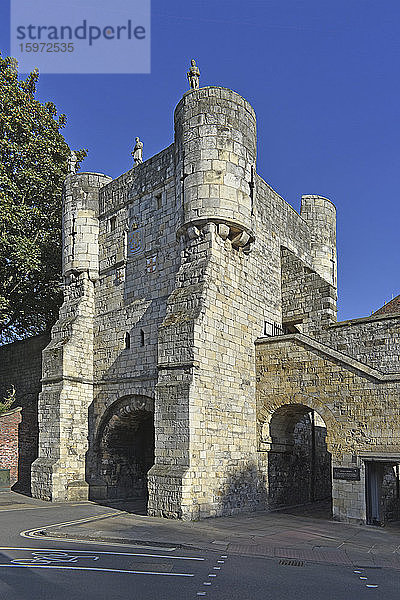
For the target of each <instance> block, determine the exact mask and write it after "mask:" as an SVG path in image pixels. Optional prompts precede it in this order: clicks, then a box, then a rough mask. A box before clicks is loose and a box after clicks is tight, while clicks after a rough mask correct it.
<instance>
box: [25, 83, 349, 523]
mask: <svg viewBox="0 0 400 600" xmlns="http://www.w3.org/2000/svg"><path fill="white" fill-rule="evenodd" d="M256 141H257V140H256V118H255V114H254V111H253V109H252V107H251V106H250V104H249V103H248V102H247V101H246V100H244V99H243V98H242V97H241V96H239V95H238V94H237V93H235V92H233V91H231V90H229V89H225V88H220V87H205V88H201V89H193V90H191V91H189V92H187V93H186V94H185V95H184V96H183V98H182V100H181V101H180V102H179V104H178V106H177V107H176V110H175V139H174V143H173V144H172V145H171V146H169V147H168V148H166V149H165V150H163V151H162V152H160V153H159V154H158V155H156V156H154V157H152V158H150V159H149V160H146V161H145V162H144V163H143V164H138V165H136V166H134V168H132V169H131V170H130V171H128V172H127V173H125V174H123V175H121V176H120V177H118V178H117V179H115V180H112V179H111V178H110V177H107V176H105V175H101V174H97V173H79V174H71V175H69V176H68V177H67V179H66V182H65V190H64V199H63V202H64V204H63V206H64V209H63V210H64V238H63V275H64V281H65V299H64V304H63V306H62V308H61V310H60V318H59V320H58V322H57V323H56V325H55V326H54V327H53V330H52V339H51V342H50V344H49V345H48V346H47V348H46V349H45V351H44V354H43V379H42V393H41V395H40V401H39V427H40V441H39V457H38V458H37V460H36V461H35V463H34V464H33V469H32V490H33V494H34V496H36V497H40V498H45V499H51V500H68V499H69V500H73V499H85V498H88V497H90V498H93V499H99V498H110V499H112V498H120V497H127V496H136V495H140V494H143V495H148V512H149V514H150V515H159V516H166V517H182V518H198V517H203V516H215V515H221V514H233V513H235V512H239V511H244V510H253V509H256V508H260V507H265V506H269V505H272V503H271V498H272V496H273V495H271V494H269V491H268V490H269V487H268V486H269V485H270V481H269V480H270V479H271V477H272V471H271V466H270V465H271V464H274V465H275V466H276V465H278V467H279V465H280V467H279V469H280V472H282V473H283V472H284V470H285V469H287V468H289V469H290V466H289V467H288V466H287V464H286V463H285V460H286V459H284V457H285V456H286V457H287V455H288V452H289V450H288V448H290V447H292V446H293V441H290V439H289V438H290V435H292V434H293V427H294V425H295V424H296V423H297V421H299V420H301V419H303V420H304V419H305V418H306V417H307V414H309V413H310V411H314V410H318V407H317V406H316V402H315V401H314V400H313V399H312V398H314V397H315V393H314V392H313V393H314V395H313V393H311V392H310V393H308V392H305V394H306V399H304V398H302V399H301V400H296V392H293V391H292V392H291V396H290V397H287V398H286V400H285V401H283V400H282V399H281V400H280V401H279V402H276V397H277V396H279V394H280V391H279V385H278V386H277V381H278V380H277V377H278V376H277V375H276V377H275V379H274V378H273V377H272V383H271V382H270V381H269V382H267V383H266V384H265V386H266V387H263V388H262V389H261V391H257V389H256V388H257V386H256V383H257V382H256V379H257V380H258V381H261V380H263V378H264V379H265V377H266V375H269V374H270V373H274V372H275V371H276V367H277V365H278V364H279V365H280V366H282V364H286V365H287V366H288V368H289V366H290V368H294V367H293V366H292V365H291V361H292V360H295V358H296V357H297V358H298V357H299V356H300V354H299V353H300V350H299V347H300V346H301V344H302V343H303V342H304V340H305V339H312V338H313V339H314V338H315V339H316V338H317V337H318V336H319V338H321V335H322V333H321V332H326V331H331V329H330V328H332V327H333V326H334V324H335V322H336V214H335V212H336V211H335V207H334V206H333V204H332V203H331V202H330V201H329V200H328V199H326V198H323V197H321V196H317V195H309V196H303V198H302V203H301V212H300V214H298V213H297V212H296V211H295V210H294V209H293V208H292V207H291V206H290V205H289V204H287V202H285V200H283V199H282V198H281V197H280V196H279V195H278V194H277V193H276V192H275V191H274V190H273V189H271V188H270V187H269V186H268V184H266V183H265V181H263V179H261V177H260V176H259V175H258V174H257V172H256ZM265 336H267V337H265ZM270 336H272V337H270ZM293 339H294V340H295V342H293V343H294V347H293V348H292V349H291V350H290V351H289V354H288V355H287V356H285V358H284V359H283V360H282V361H281V360H280V358H279V357H278V358H277V357H276V356H275V357H272V358H271V362H270V363H266V362H265V358H264V354H265V353H264V350H263V349H262V348H261V350H260V344H261V346H262V343H263V340H265V341H266V343H267V342H269V341H270V340H277V342H279V343H283V342H285V343H286V344H288V345H290V344H291V343H292V342H291V340H293ZM321 339H322V338H321ZM296 340H297V341H296ZM302 340H303V342H302ZM256 342H257V343H256ZM332 343H333V342H332ZM296 344H297V346H296ZM322 345H323V344H322V342H320V346H322ZM263 348H264V347H263ZM268 348H269V346H268ZM318 352H319V353H320V354H321V352H322V354H323V351H322V350H321V348H319V350H318ZM337 354H338V353H337ZM257 356H259V358H257ZM336 358H337V357H336ZM271 365H272V369H271V368H270V367H271ZM352 368H353V369H354V368H355V367H354V365H353V367H352ZM274 369H275V371H274ZM294 372H296V373H297V371H296V369H295V368H294ZM287 374H288V377H289V379H290V371H289V372H288V373H287ZM306 380H307V378H305V379H304V382H303V383H304V385H306ZM303 383H302V381H301V380H300V383H299V390H298V391H300V389H302V386H303ZM274 386H275V388H274ZM282 386H283V384H282ZM272 389H275V391H276V395H275V399H274V398H273V399H272V400H271V402H270V404H269V405H268V406H272V407H273V408H271V409H270V411H269V412H268V410H269V409H268V410H267V409H266V405H265V404H264V403H263V394H264V395H265V393H267V394H268V393H269V392H270V391H271V390H272ZM274 402H275V404H274ZM285 403H286V404H287V405H290V406H292V404H295V405H296V406H297V408H298V410H297V412H296V410H295V411H293V410H292V411H291V412H290V410H289V413H290V414H289V413H288V412H287V411H286V413H285V414H286V415H288V414H289V417H290V415H291V417H290V418H289V420H287V421H285V423H286V425H285V424H284V422H283V421H282V418H281V421H280V423H281V425H280V429H279V427H278V428H275V431H276V432H277V433H274V431H273V430H272V429H273V425H271V427H272V429H271V431H270V430H269V429H268V427H269V425H268V424H269V420H268V419H269V417H268V418H267V415H268V414H272V413H273V412H274V410H275V409H278V408H279V407H280V406H281V405H282V404H285ZM299 407H300V408H299ZM332 410H333V409H332ZM338 410H339V409H338ZM321 412H324V411H323V410H322V411H320V412H319V414H321ZM333 412H334V410H333ZM325 413H326V411H325ZM325 413H324V414H323V415H322V416H323V418H324V419H325V422H326V420H327V417H326V414H325ZM313 414H314V413H313ZM293 415H295V416H296V419H297V421H296V419H294V417H293ZM307 418H308V417H307ZM313 418H314V417H313ZM332 418H333V419H334V417H332ZM287 423H289V425H287ZM313 423H314V421H313ZM285 427H286V429H285ZM290 427H291V429H290ZM278 430H279V431H278ZM332 431H333V430H332ZM332 431H331V432H330V431H329V428H328V438H327V441H328V445H329V443H330V442H333V441H334V433H332ZM279 432H280V433H279ZM278 433H279V435H280V437H281V439H278V437H279V436H278ZM338 435H340V434H338ZM277 436H278V437H277ZM329 436H331V437H329ZM324 439H325V438H324ZM323 441H324V440H323ZM332 447H333V446H332ZM330 450H331V451H332V449H331V448H330ZM282 452H283V454H282ZM352 452H353V453H354V451H352ZM271 453H274V457H275V458H274V459H273V460H272V458H271ZM343 457H344V458H343ZM346 457H347V454H346V455H344V454H343V453H342V454H340V452H339V453H338V454H337V463H336V464H338V465H339V464H341V465H343V464H347V463H346V460H347V458H346ZM271 461H272V462H271ZM274 461H275V462H274ZM343 461H345V462H343ZM314 462H315V461H314ZM285 465H286V466H285ZM314 466H315V465H314ZM278 467H276V468H277V469H278ZM274 468H275V467H274ZM329 469H330V467H329V466H328V470H329ZM328 477H329V482H330V471H329V476H328ZM286 484H287V482H286ZM279 485H280V486H282V485H284V483H283V482H282V481H281V482H280V484H279ZM349 498H350V496H349ZM349 502H350V501H349ZM339 504H340V503H339ZM346 506H347V505H346ZM346 510H347V508H345V509H343V510H341V512H340V515H339V516H341V517H342V518H347V517H348V518H350V516H351V515H347V513H346V514H345V511H346ZM337 514H339V513H337ZM346 515H347V516H346Z"/></svg>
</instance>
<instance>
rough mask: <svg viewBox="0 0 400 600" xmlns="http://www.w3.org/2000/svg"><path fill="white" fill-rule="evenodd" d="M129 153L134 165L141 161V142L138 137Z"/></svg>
mask: <svg viewBox="0 0 400 600" xmlns="http://www.w3.org/2000/svg"><path fill="white" fill-rule="evenodd" d="M131 154H132V156H133V161H134V163H135V165H140V164H141V163H142V162H143V142H141V141H140V139H139V138H138V137H137V138H136V144H135V147H134V149H133V152H131Z"/></svg>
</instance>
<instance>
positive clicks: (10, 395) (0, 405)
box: [0, 385, 15, 415]
mask: <svg viewBox="0 0 400 600" xmlns="http://www.w3.org/2000/svg"><path fill="white" fill-rule="evenodd" d="M14 401H15V387H14V386H13V385H12V386H11V388H10V389H9V390H8V391H7V395H6V396H5V397H4V398H3V400H2V401H0V415H2V414H3V413H5V412H7V411H8V410H10V408H11V405H12V404H13V403H14Z"/></svg>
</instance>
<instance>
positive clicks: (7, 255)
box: [0, 55, 86, 343]
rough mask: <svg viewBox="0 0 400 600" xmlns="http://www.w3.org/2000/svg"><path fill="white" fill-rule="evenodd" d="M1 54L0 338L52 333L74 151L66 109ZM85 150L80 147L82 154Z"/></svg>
mask: <svg viewBox="0 0 400 600" xmlns="http://www.w3.org/2000/svg"><path fill="white" fill-rule="evenodd" d="M38 77H39V74H38V71H37V70H35V71H34V72H33V73H31V74H30V75H29V76H28V77H27V78H26V79H25V80H20V79H19V78H18V74H17V71H16V69H15V66H14V63H13V59H10V58H8V57H7V58H3V57H2V56H1V55H0V343H5V342H7V341H11V340H13V339H17V338H21V337H26V336H28V335H34V334H37V333H41V332H43V331H46V330H48V329H49V327H51V325H52V324H53V323H54V321H55V320H56V318H57V314H58V307H59V305H60V303H61V300H62V294H61V190H62V182H63V180H64V178H65V176H66V175H67V172H68V160H69V157H70V154H71V151H70V149H69V147H68V144H67V143H66V141H65V140H64V138H63V136H62V134H61V133H60V130H61V129H62V128H63V127H64V126H65V123H66V117H65V115H59V116H58V115H57V110H56V107H55V106H54V104H53V103H52V102H46V103H45V104H41V103H40V102H39V101H38V100H37V99H36V98H35V93H36V84H37V81H38ZM85 155H86V152H85V151H80V152H78V153H77V157H78V160H82V159H83V157H84V156H85Z"/></svg>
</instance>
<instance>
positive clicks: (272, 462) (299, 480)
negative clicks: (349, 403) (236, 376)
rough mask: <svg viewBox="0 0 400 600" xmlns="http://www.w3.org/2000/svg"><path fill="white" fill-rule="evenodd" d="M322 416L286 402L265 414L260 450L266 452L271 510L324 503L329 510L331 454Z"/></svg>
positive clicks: (311, 408) (310, 408) (295, 403)
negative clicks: (327, 504) (327, 503)
mask: <svg viewBox="0 0 400 600" xmlns="http://www.w3.org/2000/svg"><path fill="white" fill-rule="evenodd" d="M310 404H312V403H310ZM318 408H320V407H318ZM321 412H322V413H323V412H324V411H321ZM321 412H318V411H317V410H316V409H315V408H314V407H312V406H310V405H309V404H308V403H307V404H303V403H297V402H293V401H288V403H287V404H282V405H281V406H279V407H276V408H275V409H272V410H271V409H270V411H268V412H267V414H265V416H264V420H263V423H262V427H261V448H260V449H262V450H264V451H265V450H266V451H267V452H268V460H267V481H268V506H269V507H270V508H274V509H276V508H285V507H293V506H298V505H306V504H307V505H311V503H314V502H320V501H326V502H329V503H330V504H329V506H330V510H331V504H332V475H331V472H332V468H331V454H330V452H329V450H328V447H327V443H326V438H327V424H326V422H325V420H324V419H323V417H322V416H321Z"/></svg>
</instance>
